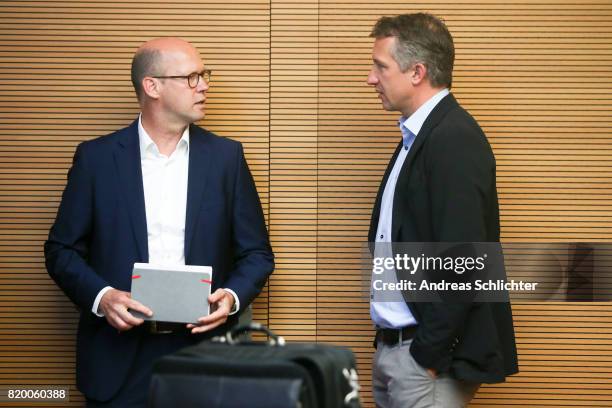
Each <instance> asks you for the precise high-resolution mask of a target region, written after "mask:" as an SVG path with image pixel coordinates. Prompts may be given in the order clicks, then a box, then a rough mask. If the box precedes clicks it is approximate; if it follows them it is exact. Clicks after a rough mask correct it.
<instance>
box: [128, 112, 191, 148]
mask: <svg viewBox="0 0 612 408" xmlns="http://www.w3.org/2000/svg"><path fill="white" fill-rule="evenodd" d="M138 140H139V143H140V154H141V155H144V154H145V152H147V151H148V149H153V151H154V152H155V153H157V154H159V149H158V148H157V145H156V144H155V142H154V141H153V139H151V136H149V134H148V133H147V131H146V130H145V128H144V127H143V126H142V113H141V114H140V115H138ZM181 146H185V148H186V149H187V152H189V126H187V127H186V128H185V130H184V131H183V135H182V136H181V139H180V140H179V142H178V143H177V145H176V149H177V150H178V149H179V147H181ZM175 151H176V150H175Z"/></svg>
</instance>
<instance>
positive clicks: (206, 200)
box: [45, 121, 274, 400]
mask: <svg viewBox="0 0 612 408" xmlns="http://www.w3.org/2000/svg"><path fill="white" fill-rule="evenodd" d="M45 257H46V264H47V270H48V271H49V274H50V275H51V277H52V278H53V279H54V280H55V281H56V282H57V284H58V285H59V286H60V288H61V289H62V290H63V291H64V292H65V293H66V294H67V296H68V297H69V298H70V299H71V300H72V301H73V302H74V303H75V304H76V305H77V306H78V307H79V309H80V310H81V318H80V321H79V328H78V335H77V385H78V387H79V389H80V390H81V391H82V392H83V393H84V394H85V395H86V396H87V397H89V398H93V399H97V400H106V399H109V398H111V397H112V396H113V395H114V394H115V393H116V392H117V390H118V389H119V387H120V386H121V384H122V383H123V381H124V380H125V378H126V375H127V373H128V370H129V368H130V366H131V364H132V361H133V356H134V354H135V352H136V351H137V349H138V345H139V342H140V341H142V339H143V338H144V333H143V330H138V329H139V328H135V329H132V330H129V331H127V332H122V333H119V332H118V331H117V330H116V329H114V328H113V327H111V326H110V325H109V324H108V323H107V322H106V320H105V318H100V317H97V316H95V315H94V314H93V313H92V312H91V308H92V306H93V303H94V300H95V298H96V296H97V294H98V292H100V290H101V289H102V288H104V287H105V286H112V287H113V288H116V289H119V290H123V291H130V288H131V276H132V267H133V265H134V263H135V262H147V261H148V258H149V255H148V249H147V224H146V214H145V202H144V191H143V183H142V169H141V164H140V146H139V139H138V121H135V122H133V123H132V124H131V125H130V126H129V127H127V128H124V129H122V130H119V131H117V132H115V133H112V134H110V135H108V136H104V137H100V138H97V139H94V140H91V141H87V142H84V143H82V144H80V145H79V146H78V148H77V150H76V153H75V155H74V162H73V165H72V168H71V169H70V172H69V173H68V183H67V185H66V189H65V190H64V194H63V197H62V201H61V204H60V207H59V210H58V213H57V218H56V221H55V224H54V225H53V227H52V228H51V231H50V233H49V239H48V241H47V242H46V243H45ZM185 262H186V264H188V265H211V266H212V268H213V285H212V290H213V291H214V290H215V289H217V288H221V287H222V288H229V289H232V290H234V292H236V294H237V295H238V298H239V300H240V305H241V308H242V309H244V308H246V307H247V306H248V305H249V303H251V301H252V300H253V299H254V298H255V297H256V296H257V294H258V293H259V292H260V291H261V289H262V287H263V286H264V284H265V281H266V279H267V277H268V275H269V274H270V273H271V272H272V270H273V268H274V261H273V255H272V251H271V248H270V244H269V240H268V234H267V231H266V226H265V221H264V216H263V212H262V209H261V204H260V202H259V198H258V195H257V191H256V189H255V184H254V182H253V179H252V177H251V173H250V172H249V169H248V167H247V163H246V161H245V158H244V154H243V151H242V146H241V145H240V143H238V142H235V141H232V140H230V139H225V138H221V137H218V136H216V135H214V134H213V133H211V132H208V131H206V130H204V129H202V128H199V127H197V126H195V125H191V127H190V142H189V175H188V190H187V214H186V223H185ZM235 322H236V316H231V317H230V319H229V320H228V323H226V325H224V326H222V327H221V328H220V329H219V330H216V331H215V332H219V331H220V330H224V329H227V328H228V326H229V325H232V324H234V323H235ZM209 335H210V333H209ZM202 337H205V336H193V338H194V340H197V339H198V338H200V339H201V338H202Z"/></svg>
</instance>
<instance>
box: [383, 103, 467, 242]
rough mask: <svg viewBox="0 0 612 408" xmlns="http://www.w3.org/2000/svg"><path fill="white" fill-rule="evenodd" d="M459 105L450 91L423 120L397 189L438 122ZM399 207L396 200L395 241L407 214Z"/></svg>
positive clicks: (394, 209)
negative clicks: (401, 212) (402, 212)
mask: <svg viewBox="0 0 612 408" xmlns="http://www.w3.org/2000/svg"><path fill="white" fill-rule="evenodd" d="M457 105H458V104H457V100H456V99H455V97H454V96H453V95H452V94H450V93H449V94H448V95H446V96H445V97H444V98H442V100H441V101H440V102H438V104H437V105H436V107H435V108H434V109H433V110H432V111H431V113H430V114H429V116H428V117H427V119H425V122H423V126H421V130H419V134H418V135H417V137H416V139H415V140H414V143H413V144H412V146H411V147H410V152H409V153H408V156H406V160H405V161H404V164H403V165H402V169H401V170H400V174H399V176H398V178H397V185H396V186H395V188H396V189H398V188H401V186H402V184H403V183H404V182H406V181H407V177H408V171H409V170H408V169H410V168H411V167H412V162H413V161H414V159H415V157H416V156H417V155H418V154H419V152H420V151H421V149H422V148H423V145H424V144H425V140H427V138H428V137H429V134H430V133H431V131H432V130H433V129H434V128H435V127H436V126H437V125H438V123H440V121H441V120H442V119H443V118H444V116H446V114H447V113H448V111H450V110H451V109H452V108H453V107H455V106H457ZM397 197H398V194H396V195H394V197H393V199H394V201H395V199H397ZM399 208H401V207H400V206H399V205H396V203H395V202H394V203H393V221H392V223H393V225H392V226H391V239H392V240H393V241H396V240H397V237H398V234H399V227H400V225H401V222H399V220H401V219H402V218H403V216H405V214H400V213H398V212H396V211H399Z"/></svg>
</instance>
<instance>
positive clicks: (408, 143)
mask: <svg viewBox="0 0 612 408" xmlns="http://www.w3.org/2000/svg"><path fill="white" fill-rule="evenodd" d="M449 92H450V91H449V90H448V89H446V88H445V89H443V90H441V91H440V92H438V93H437V94H435V95H434V96H433V97H431V98H430V99H429V100H428V101H427V102H425V103H424V104H423V105H421V106H420V107H419V109H417V110H416V111H415V112H414V113H413V114H412V115H410V117H408V118H405V117H401V118H400V119H399V121H398V125H399V128H400V131H401V132H402V139H403V142H404V148H403V149H402V150H401V151H400V153H399V154H398V156H397V159H396V160H395V163H394V164H393V168H392V170H391V173H389V178H388V179H387V184H386V185H385V189H384V191H383V196H382V199H381V202H380V216H379V218H378V229H377V230H376V242H377V243H378V242H386V243H390V242H391V226H392V225H393V219H392V218H393V196H394V195H395V185H396V184H397V178H398V177H399V173H400V171H401V169H402V166H403V165H404V161H405V160H406V156H408V152H410V147H412V144H413V143H414V141H415V140H416V137H418V134H419V131H420V130H421V127H423V123H425V120H426V119H427V117H428V116H429V114H430V113H431V111H432V110H433V109H434V108H435V107H436V105H437V104H438V103H439V102H440V101H441V100H442V98H444V97H445V96H446V95H448V94H449ZM390 246H391V245H389V244H387V245H375V249H374V256H375V257H378V256H381V257H393V254H390V253H389V254H387V253H385V252H388V251H389V250H390ZM390 272H391V273H392V275H393V277H392V278H391V277H390V276H389V277H387V276H385V282H392V281H393V280H392V279H395V280H396V281H397V276H396V274H395V271H390ZM387 273H389V272H387ZM385 275H386V274H385ZM390 278H391V279H390ZM370 316H371V317H372V321H373V322H374V324H375V325H376V326H378V327H383V328H391V329H399V328H402V327H406V326H413V325H416V324H417V323H418V322H417V321H416V319H415V318H414V316H413V315H412V313H411V312H410V309H409V308H408V305H407V304H406V302H405V301H404V298H403V296H402V293H401V292H400V291H397V292H395V293H386V294H385V301H384V302H383V301H378V302H377V301H372V302H370Z"/></svg>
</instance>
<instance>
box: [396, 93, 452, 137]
mask: <svg viewBox="0 0 612 408" xmlns="http://www.w3.org/2000/svg"><path fill="white" fill-rule="evenodd" d="M449 93H450V91H449V90H448V88H444V89H443V90H441V91H440V92H438V93H437V94H435V95H434V96H432V97H431V98H429V100H428V101H427V102H425V103H424V104H422V105H421V106H420V107H419V109H417V110H416V111H415V112H414V113H413V114H412V115H410V116H409V117H408V118H406V117H404V116H402V117H400V118H399V120H398V122H397V124H398V125H399V127H400V130H401V131H402V134H404V130H405V129H407V130H409V131H410V132H412V134H413V135H418V134H419V131H420V130H421V128H422V127H423V123H425V120H426V119H427V117H428V116H429V114H430V113H431V111H432V110H433V109H434V108H435V107H436V105H437V104H438V103H440V101H441V100H442V99H443V98H444V97H445V96H446V95H448V94H449Z"/></svg>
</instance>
